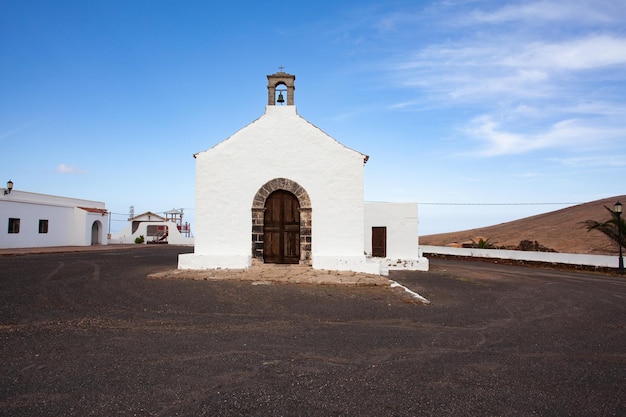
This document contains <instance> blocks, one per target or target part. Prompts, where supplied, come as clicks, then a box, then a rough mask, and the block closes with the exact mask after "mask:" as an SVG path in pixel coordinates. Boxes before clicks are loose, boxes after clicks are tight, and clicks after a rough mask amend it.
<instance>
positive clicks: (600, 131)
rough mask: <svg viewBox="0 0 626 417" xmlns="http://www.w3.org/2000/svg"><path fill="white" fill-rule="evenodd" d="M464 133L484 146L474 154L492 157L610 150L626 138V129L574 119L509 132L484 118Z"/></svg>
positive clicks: (473, 123) (475, 121)
mask: <svg viewBox="0 0 626 417" xmlns="http://www.w3.org/2000/svg"><path fill="white" fill-rule="evenodd" d="M464 133H465V134H467V135H468V136H469V137H471V138H473V139H474V140H476V141H477V142H480V143H482V144H483V146H482V148H481V149H478V150H475V151H473V152H470V153H471V154H473V155H476V156H483V157H491V156H499V155H510V154H521V153H526V152H530V151H535V150H539V149H549V148H567V149H577V150H579V151H582V150H584V151H590V150H601V149H605V150H606V149H608V148H610V147H611V145H612V144H613V143H615V142H618V141H621V140H622V138H623V137H624V136H626V127H611V126H602V125H596V124H594V123H592V122H590V121H587V120H576V119H570V120H563V121H559V122H557V123H554V124H553V125H551V126H549V127H548V128H546V129H545V130H544V131H540V132H538V133H528V132H526V133H523V132H513V131H510V130H507V129H506V128H505V127H503V126H501V125H500V124H499V123H498V122H496V121H494V120H493V119H492V118H491V117H490V116H481V117H477V118H475V119H474V120H472V122H471V123H470V124H469V126H468V127H466V128H465V129H464Z"/></svg>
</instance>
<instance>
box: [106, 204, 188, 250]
mask: <svg viewBox="0 0 626 417" xmlns="http://www.w3.org/2000/svg"><path fill="white" fill-rule="evenodd" d="M182 214H183V213H182V210H169V211H166V212H165V217H163V216H160V215H158V214H155V213H153V212H151V211H147V212H145V213H142V214H140V215H138V216H134V217H132V218H130V219H128V224H127V225H126V227H124V228H123V229H122V230H120V231H118V232H115V233H113V234H111V237H110V238H109V243H110V244H116V243H135V239H137V238H139V237H140V236H143V238H144V243H148V244H149V243H170V244H173V245H193V243H194V238H193V237H190V234H191V229H190V227H189V224H188V223H183V222H182Z"/></svg>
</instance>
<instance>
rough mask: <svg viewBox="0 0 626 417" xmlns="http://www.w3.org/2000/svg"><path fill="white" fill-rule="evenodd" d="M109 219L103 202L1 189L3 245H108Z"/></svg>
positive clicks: (0, 243) (0, 221)
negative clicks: (107, 228) (107, 226)
mask: <svg viewBox="0 0 626 417" xmlns="http://www.w3.org/2000/svg"><path fill="white" fill-rule="evenodd" d="M10 185H11V186H12V183H11V184H10ZM108 221H109V214H108V212H107V210H106V208H105V204H104V203H102V202H99V201H91V200H81V199H77V198H67V197H58V196H53V195H46V194H36V193H29V192H24V191H16V190H11V191H9V188H4V189H2V188H0V224H1V225H3V226H2V229H0V248H28V247H43V246H89V245H106V244H107V230H106V225H107V223H108Z"/></svg>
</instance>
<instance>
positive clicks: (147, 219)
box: [128, 211, 166, 222]
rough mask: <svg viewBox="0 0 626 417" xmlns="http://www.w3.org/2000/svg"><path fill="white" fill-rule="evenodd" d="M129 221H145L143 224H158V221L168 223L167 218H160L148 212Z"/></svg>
mask: <svg viewBox="0 0 626 417" xmlns="http://www.w3.org/2000/svg"><path fill="white" fill-rule="evenodd" d="M128 220H129V221H143V222H158V221H163V222H164V221H166V218H165V217H162V216H159V215H158V214H155V213H153V212H151V211H146V212H145V213H142V214H139V215H137V216H135V217H132V218H130V219H128Z"/></svg>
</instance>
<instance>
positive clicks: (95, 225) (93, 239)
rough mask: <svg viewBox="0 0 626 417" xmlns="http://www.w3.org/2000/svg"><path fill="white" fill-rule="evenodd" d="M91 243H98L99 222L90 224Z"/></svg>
mask: <svg viewBox="0 0 626 417" xmlns="http://www.w3.org/2000/svg"><path fill="white" fill-rule="evenodd" d="M91 244H92V245H99V244H100V222H99V221H95V222H93V224H92V225H91Z"/></svg>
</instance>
